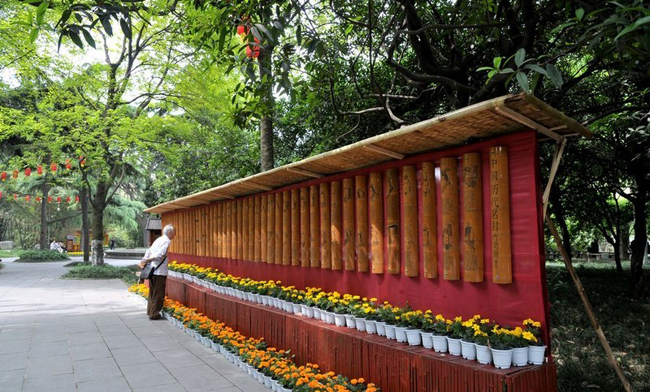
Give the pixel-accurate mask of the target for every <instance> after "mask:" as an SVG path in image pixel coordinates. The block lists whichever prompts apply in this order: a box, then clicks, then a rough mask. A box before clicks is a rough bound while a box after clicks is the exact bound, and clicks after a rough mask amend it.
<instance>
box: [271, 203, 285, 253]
mask: <svg viewBox="0 0 650 392" xmlns="http://www.w3.org/2000/svg"><path fill="white" fill-rule="evenodd" d="M282 196H283V195H282V192H277V193H276V194H275V241H274V245H273V246H274V250H275V264H282V250H283V249H282Z"/></svg>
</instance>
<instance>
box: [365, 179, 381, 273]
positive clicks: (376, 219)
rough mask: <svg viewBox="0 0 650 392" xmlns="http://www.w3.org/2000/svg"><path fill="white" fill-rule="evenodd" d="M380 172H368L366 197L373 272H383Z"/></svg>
mask: <svg viewBox="0 0 650 392" xmlns="http://www.w3.org/2000/svg"><path fill="white" fill-rule="evenodd" d="M383 180H384V179H383V177H382V173H381V172H373V173H370V181H369V184H368V199H369V203H370V207H369V211H370V213H369V217H370V254H369V257H368V259H369V262H370V265H371V272H372V273H373V274H383V273H384V187H383Z"/></svg>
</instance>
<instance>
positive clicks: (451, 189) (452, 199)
mask: <svg viewBox="0 0 650 392" xmlns="http://www.w3.org/2000/svg"><path fill="white" fill-rule="evenodd" d="M440 191H441V196H442V255H443V263H444V279H445V280H458V279H460V249H459V248H460V246H459V244H460V242H459V233H458V230H459V228H458V225H459V223H458V220H459V217H458V162H457V160H456V158H442V159H441V160H440Z"/></svg>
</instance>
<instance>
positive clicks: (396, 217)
mask: <svg viewBox="0 0 650 392" xmlns="http://www.w3.org/2000/svg"><path fill="white" fill-rule="evenodd" d="M399 193H400V192H399V171H398V169H397V168H390V169H388V170H387V171H386V236H387V238H388V273H389V274H399V273H400V258H401V254H400V253H401V230H400V205H399Z"/></svg>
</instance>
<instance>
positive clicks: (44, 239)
mask: <svg viewBox="0 0 650 392" xmlns="http://www.w3.org/2000/svg"><path fill="white" fill-rule="evenodd" d="M41 192H42V193H43V199H42V200H41V237H40V240H39V241H38V242H39V244H40V247H41V250H47V249H49V244H50V241H49V238H48V235H47V231H48V230H47V228H48V224H47V197H48V196H49V193H50V185H49V184H48V183H47V174H45V175H43V185H42V186H41Z"/></svg>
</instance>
